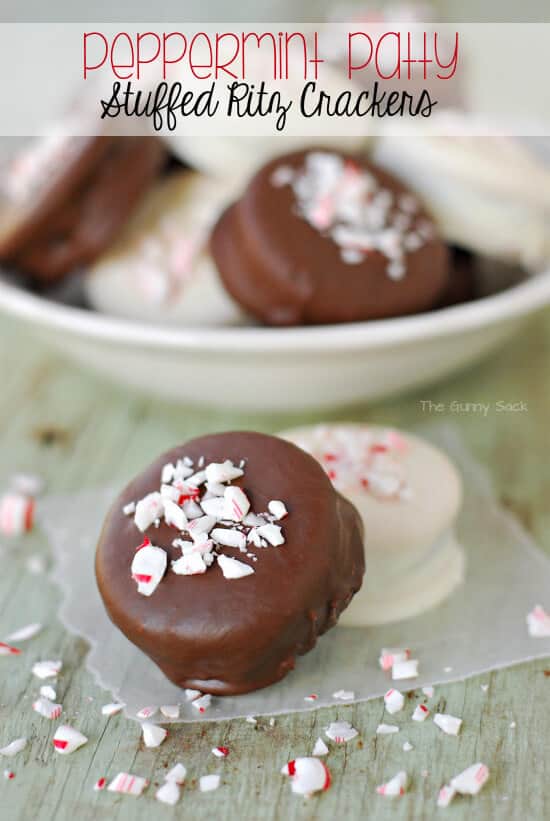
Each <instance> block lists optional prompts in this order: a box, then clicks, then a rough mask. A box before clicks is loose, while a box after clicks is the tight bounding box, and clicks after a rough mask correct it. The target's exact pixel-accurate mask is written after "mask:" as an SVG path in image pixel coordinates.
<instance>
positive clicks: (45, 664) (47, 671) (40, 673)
mask: <svg viewBox="0 0 550 821" xmlns="http://www.w3.org/2000/svg"><path fill="white" fill-rule="evenodd" d="M62 667H63V662H62V661H61V660H60V659H57V660H56V661H50V660H48V661H37V662H36V663H35V664H33V666H32V672H33V673H34V675H35V676H36V677H37V678H54V677H55V676H57V675H58V673H59V672H60V671H61V668H62Z"/></svg>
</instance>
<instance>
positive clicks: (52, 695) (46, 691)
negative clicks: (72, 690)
mask: <svg viewBox="0 0 550 821" xmlns="http://www.w3.org/2000/svg"><path fill="white" fill-rule="evenodd" d="M40 695H41V696H44V698H49V699H50V701H55V700H56V698H57V693H56V692H55V690H54V688H53V687H51V685H49V684H43V685H42V687H41V688H40Z"/></svg>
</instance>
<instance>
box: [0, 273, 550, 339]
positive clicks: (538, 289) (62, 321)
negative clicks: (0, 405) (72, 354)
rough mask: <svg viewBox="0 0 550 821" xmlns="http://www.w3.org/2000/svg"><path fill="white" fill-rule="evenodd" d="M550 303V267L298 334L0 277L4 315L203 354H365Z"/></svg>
mask: <svg viewBox="0 0 550 821" xmlns="http://www.w3.org/2000/svg"><path fill="white" fill-rule="evenodd" d="M547 304H550V268H549V269H548V270H544V271H542V272H540V273H537V274H534V275H532V276H530V277H528V278H527V279H525V280H524V281H522V282H520V283H518V284H516V285H513V286H512V287H510V288H507V289H506V290H504V291H501V292H500V293H498V294H493V295H491V296H486V297H481V298H480V299H477V300H473V301H471V302H465V303H462V304H459V305H453V306H451V307H448V308H441V309H439V310H435V311H430V312H427V313H423V314H414V315H411V316H404V317H392V318H389V319H380V320H371V321H365V322H350V323H342V324H337V325H315V326H300V327H291V328H269V327H264V326H255V325H254V326H246V327H241V326H233V327H208V326H204V327H192V328H178V327H175V326H169V327H163V326H161V325H157V324H148V323H146V322H140V321H137V320H131V319H125V318H121V317H116V316H111V315H107V314H103V313H100V312H98V311H94V310H89V309H85V308H77V307H74V306H71V305H65V304H63V303H61V302H55V301H53V300H52V299H49V298H45V297H42V296H40V295H37V294H33V293H31V292H30V291H27V290H25V289H23V288H21V287H20V286H18V285H15V284H12V283H10V282H8V281H6V280H5V279H3V278H2V277H0V310H2V311H4V312H6V313H9V314H12V315H14V316H16V317H18V318H20V319H23V320H27V321H30V322H33V323H35V324H39V325H41V326H42V327H49V328H52V329H54V330H56V331H58V332H59V331H66V332H69V333H72V334H76V335H77V336H80V337H87V338H94V339H97V340H99V341H102V342H111V343H119V344H124V345H128V346H132V347H140V348H165V349H172V350H189V351H200V352H205V353H206V352H209V353H213V352H223V353H249V354H253V355H257V354H266V353H289V352H292V353H296V352H305V351H311V352H313V351H324V352H327V353H330V352H335V351H349V352H353V351H364V350H366V349H379V348H386V347H391V346H393V345H404V344H407V343H410V342H418V341H424V340H430V339H434V338H438V337H443V336H450V335H453V334H455V335H456V334H461V333H465V332H467V331H473V330H476V329H478V328H480V327H487V326H490V325H494V324H496V323H500V322H503V321H506V320H513V319H518V318H520V317H522V316H525V315H527V314H530V313H533V312H534V311H536V310H538V309H540V308H543V307H544V306H545V305H547Z"/></svg>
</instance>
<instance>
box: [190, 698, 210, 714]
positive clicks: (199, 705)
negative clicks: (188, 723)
mask: <svg viewBox="0 0 550 821" xmlns="http://www.w3.org/2000/svg"><path fill="white" fill-rule="evenodd" d="M191 704H192V706H193V707H194V708H195V710H198V711H199V713H205V712H206V711H207V710H208V708H209V707H210V705H211V704H212V696H211V695H210V693H204V695H202V696H200V697H199V698H196V699H194V700H193V701H192V702H191Z"/></svg>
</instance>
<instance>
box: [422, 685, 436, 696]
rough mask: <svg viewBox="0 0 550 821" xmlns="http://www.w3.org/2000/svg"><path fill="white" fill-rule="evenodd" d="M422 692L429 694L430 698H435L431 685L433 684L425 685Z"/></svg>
mask: <svg viewBox="0 0 550 821" xmlns="http://www.w3.org/2000/svg"><path fill="white" fill-rule="evenodd" d="M422 692H423V693H424V695H425V696H428V698H433V697H434V688H433V687H431V686H430V687H423V688H422Z"/></svg>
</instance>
